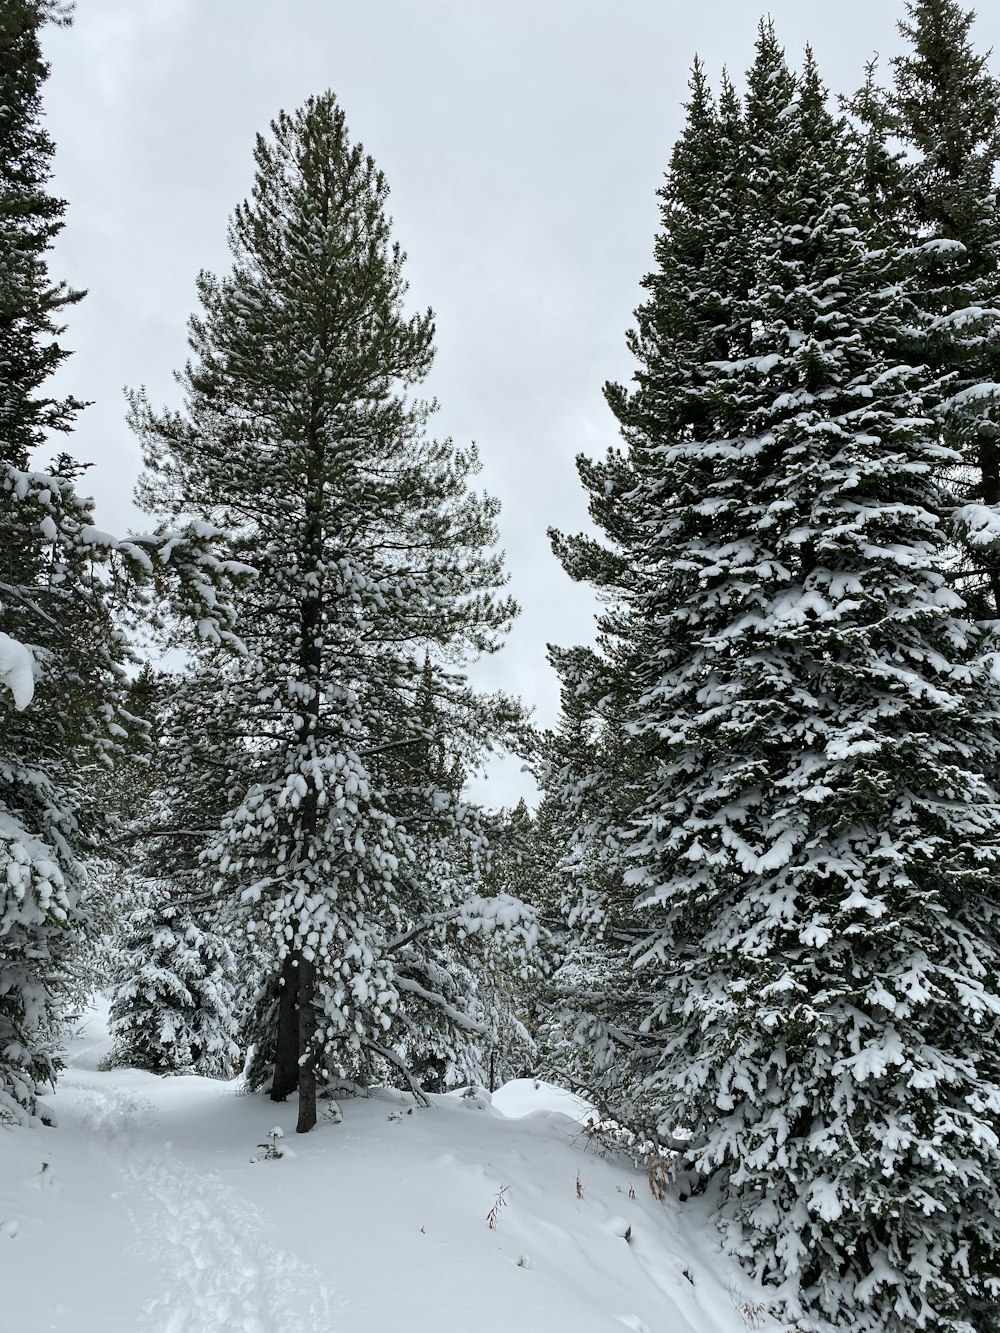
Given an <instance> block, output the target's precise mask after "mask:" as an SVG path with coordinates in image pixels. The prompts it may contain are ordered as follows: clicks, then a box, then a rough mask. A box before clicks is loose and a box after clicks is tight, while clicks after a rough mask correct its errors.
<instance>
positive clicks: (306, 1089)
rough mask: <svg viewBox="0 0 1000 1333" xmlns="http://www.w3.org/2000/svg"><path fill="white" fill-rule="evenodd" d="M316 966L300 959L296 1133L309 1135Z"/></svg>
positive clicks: (312, 1111) (313, 1112)
mask: <svg viewBox="0 0 1000 1333" xmlns="http://www.w3.org/2000/svg"><path fill="white" fill-rule="evenodd" d="M315 981H316V967H315V964H313V963H310V962H307V961H306V959H304V958H302V959H300V960H299V995H298V1000H299V1051H300V1052H301V1054H300V1055H299V1119H298V1123H297V1124H296V1126H295V1132H296V1134H308V1133H309V1131H310V1130H311V1129H312V1127H313V1125H315V1123H316V1053H315V1051H314V1049H313V1046H314V1044H315V1043H314V1038H315V1035H316V1010H315V1009H314V1007H313V991H314V989H315Z"/></svg>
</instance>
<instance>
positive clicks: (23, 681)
mask: <svg viewBox="0 0 1000 1333" xmlns="http://www.w3.org/2000/svg"><path fill="white" fill-rule="evenodd" d="M0 685H3V686H4V687H5V688H6V689H8V690H10V692H11V694H12V695H13V696H14V707H15V708H16V709H17V710H18V712H20V711H21V710H22V709H24V708H27V706H28V704H30V703H31V700H32V698H33V697H34V694H35V659H34V658H33V657H32V655H31V650H30V649H29V648H26V647H25V646H24V644H23V643H18V641H17V639H12V638H11V637H10V635H9V634H4V633H2V632H0Z"/></svg>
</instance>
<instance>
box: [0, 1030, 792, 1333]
mask: <svg viewBox="0 0 1000 1333" xmlns="http://www.w3.org/2000/svg"><path fill="white" fill-rule="evenodd" d="M106 1046H107V1042H106V1034H105V1032H104V1030H103V1026H102V1022H101V1019H100V1017H98V1016H96V1015H95V1016H93V1017H92V1018H91V1019H90V1020H89V1021H88V1023H87V1024H86V1025H85V1027H84V1029H83V1031H82V1032H81V1034H80V1036H79V1037H78V1039H77V1040H76V1042H75V1043H74V1044H73V1047H72V1049H71V1051H70V1057H69V1058H70V1061H71V1065H70V1068H69V1069H68V1071H67V1073H66V1075H65V1076H64V1079H63V1081H62V1083H61V1085H60V1088H59V1091H58V1093H57V1094H56V1096H55V1097H54V1098H52V1099H51V1101H50V1104H51V1105H52V1107H53V1109H54V1110H55V1111H56V1113H57V1115H58V1117H59V1128H58V1129H46V1128H38V1129H35V1130H6V1131H0V1280H2V1291H3V1298H2V1307H3V1308H2V1315H0V1327H2V1329H3V1330H4V1333H43V1330H44V1331H47V1330H51V1329H54V1330H62V1331H63V1333H137V1331H139V1330H149V1331H150V1333H221V1331H222V1330H226V1333H228V1331H229V1330H233V1331H234V1333H235V1331H240V1333H382V1331H383V1330H385V1331H386V1333H390V1331H391V1333H470V1331H472V1330H474V1331H475V1333H507V1331H508V1330H512V1331H513V1330H516V1331H517V1333H560V1331H561V1330H566V1333H615V1330H617V1331H618V1333H621V1330H622V1329H623V1328H625V1329H631V1330H633V1331H635V1333H642V1330H646V1333H740V1330H743V1329H745V1328H747V1327H748V1326H750V1325H749V1324H748V1321H747V1319H746V1318H744V1317H743V1316H741V1315H740V1313H739V1312H738V1311H737V1310H736V1309H735V1307H734V1301H733V1296H732V1295H731V1290H730V1288H731V1289H732V1292H733V1293H735V1292H736V1291H737V1290H738V1289H739V1291H740V1293H741V1295H740V1299H746V1298H748V1297H749V1296H750V1295H751V1293H750V1292H749V1288H748V1284H747V1283H746V1280H745V1279H744V1278H743V1277H742V1276H741V1275H739V1274H737V1273H736V1271H735V1270H733V1269H732V1268H730V1267H728V1266H727V1265H726V1264H725V1263H724V1262H723V1261H722V1260H721V1259H720V1258H719V1256H718V1254H717V1251H716V1248H715V1241H714V1238H713V1237H712V1235H711V1234H710V1233H709V1232H708V1230H707V1229H706V1228H705V1227H704V1225H703V1224H702V1223H701V1221H700V1220H699V1219H698V1217H697V1215H696V1213H695V1211H694V1210H693V1209H692V1208H691V1206H690V1205H689V1206H688V1208H686V1209H685V1210H684V1212H683V1214H681V1215H680V1216H678V1214H677V1213H676V1212H674V1211H671V1210H670V1209H669V1208H667V1207H666V1206H664V1205H663V1204H658V1203H657V1202H656V1201H655V1200H654V1199H653V1198H652V1197H651V1196H650V1194H649V1191H648V1188H647V1186H646V1181H645V1177H644V1175H643V1174H642V1173H641V1172H636V1171H633V1170H631V1169H630V1168H626V1167H623V1166H621V1165H618V1164H612V1163H609V1162H607V1161H603V1160H601V1159H600V1158H599V1157H598V1156H597V1155H596V1153H595V1151H594V1148H593V1145H591V1144H589V1142H588V1140H587V1139H586V1136H585V1135H583V1134H582V1132H581V1131H582V1127H581V1125H580V1123H579V1121H578V1120H576V1119H573V1118H571V1117H572V1116H580V1115H582V1114H584V1113H585V1111H586V1108H585V1106H584V1105H583V1103H581V1102H580V1101H579V1099H576V1098H573V1097H572V1096H571V1095H570V1094H568V1093H565V1092H563V1091H561V1090H560V1089H554V1088H550V1087H547V1086H546V1085H544V1084H542V1085H540V1086H536V1085H535V1084H534V1083H532V1082H531V1081H529V1080H520V1081H519V1082H517V1083H514V1084H509V1085H508V1086H507V1087H506V1088H504V1089H501V1090H500V1091H499V1092H498V1093H497V1094H496V1095H495V1098H494V1099H493V1102H492V1104H491V1103H490V1100H489V1098H488V1097H487V1096H485V1095H483V1096H479V1097H476V1098H475V1099H469V1098H462V1097H460V1096H457V1095H452V1096H448V1097H440V1098H435V1099H433V1103H434V1104H433V1105H432V1107H431V1108H430V1109H422V1108H416V1109H414V1108H413V1103H412V1099H411V1098H410V1097H409V1096H408V1095H403V1094H397V1093H382V1094H378V1095H374V1096H372V1097H370V1098H367V1099H355V1100H351V1101H345V1102H344V1103H343V1106H342V1109H343V1121H342V1122H341V1123H332V1122H328V1123H321V1124H320V1125H319V1126H318V1127H317V1128H316V1130H315V1131H314V1132H313V1133H312V1134H310V1135H308V1136H302V1137H296V1135H295V1134H294V1133H293V1127H294V1120H295V1108H294V1106H292V1105H291V1104H289V1105H287V1106H277V1105H275V1104H273V1103H271V1102H270V1101H268V1100H267V1099H266V1098H262V1097H241V1096H238V1095H237V1094H236V1092H235V1086H234V1085H230V1084H223V1083H218V1082H213V1081H211V1080H208V1079H202V1078H193V1077H192V1078H173V1079H159V1078H156V1077H154V1076H152V1075H149V1074H143V1073H140V1072H138V1071H113V1072H109V1073H105V1072H100V1071H99V1070H98V1068H97V1066H98V1063H99V1060H100V1057H101V1055H102V1054H103V1053H104V1051H105V1050H106ZM553 1106H555V1107H558V1108H560V1109H559V1110H551V1109H549V1108H551V1107H553ZM563 1111H569V1112H570V1114H569V1115H567V1114H563V1113H562V1112H563ZM272 1126H281V1127H283V1129H284V1131H285V1134H286V1137H285V1139H284V1140H283V1142H282V1143H281V1144H280V1146H281V1148H282V1149H283V1150H284V1153H285V1155H284V1156H283V1157H282V1158H281V1159H280V1160H273V1161H265V1160H256V1161H254V1160H251V1159H253V1158H259V1157H260V1156H261V1154H260V1151H259V1149H258V1147H257V1145H258V1144H259V1143H261V1142H263V1140H264V1138H265V1135H266V1132H267V1131H268V1130H269V1129H270V1128H271V1127H272ZM578 1176H579V1181H580V1191H581V1193H582V1197H580V1196H579V1195H578V1190H577V1177H578ZM502 1186H507V1190H506V1192H505V1204H504V1206H502V1207H501V1208H500V1209H499V1211H498V1213H497V1219H496V1227H495V1229H492V1230H491V1229H490V1227H489V1226H488V1225H487V1214H488V1212H489V1211H490V1209H491V1208H492V1207H493V1205H494V1203H495V1201H496V1199H497V1195H498V1193H499V1192H500V1190H501V1187H502ZM630 1189H631V1190H634V1193H635V1198H631V1197H630V1195H629V1191H630ZM628 1226H631V1228H632V1230H631V1235H630V1238H629V1239H628V1240H625V1239H624V1238H623V1234H622V1233H623V1232H624V1231H625V1229H626V1227H628ZM755 1326H766V1327H774V1325H773V1324H771V1323H770V1322H768V1323H767V1324H766V1325H755Z"/></svg>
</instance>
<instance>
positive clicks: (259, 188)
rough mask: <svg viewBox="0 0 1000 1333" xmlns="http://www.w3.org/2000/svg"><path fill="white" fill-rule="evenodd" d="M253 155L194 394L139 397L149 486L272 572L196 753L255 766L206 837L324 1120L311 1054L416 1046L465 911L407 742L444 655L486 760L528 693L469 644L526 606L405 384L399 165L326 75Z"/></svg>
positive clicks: (408, 354)
mask: <svg viewBox="0 0 1000 1333" xmlns="http://www.w3.org/2000/svg"><path fill="white" fill-rule="evenodd" d="M255 157H256V167H257V169H256V177H255V182H254V187H253V193H252V196H251V198H250V199H249V200H247V201H246V202H245V203H243V204H242V205H241V206H240V207H239V208H238V209H237V211H236V213H235V215H234V217H233V219H232V223H231V227H230V246H231V249H232V252H233V269H232V271H231V273H229V274H228V275H226V276H225V277H222V278H215V277H213V276H211V275H208V274H202V276H201V277H200V279H199V283H198V290H199V296H200V299H201V304H202V313H201V314H200V315H198V316H197V317H195V318H194V319H193V320H192V322H191V334H190V344H191V352H192V356H191V360H190V361H189V363H188V365H187V366H186V368H185V370H184V372H183V373H182V374H181V376H180V380H181V383H182V384H183V387H184V390H185V399H186V401H185V407H184V410H183V411H182V412H179V413H170V412H167V413H156V412H154V411H153V410H152V409H151V408H150V406H149V404H148V403H147V401H146V400H145V398H144V397H143V396H142V395H137V396H136V398H135V401H134V415H133V420H134V423H135V426H136V429H137V430H138V432H139V434H140V436H141V438H142V440H143V445H144V449H145V455H146V459H147V465H148V471H147V480H146V490H145V494H146V498H147V501H148V504H149V505H150V506H151V507H152V508H154V509H159V510H161V511H166V512H167V513H169V514H171V515H174V516H179V515H193V516H198V517H201V518H205V519H208V518H211V519H212V520H213V521H219V522H222V523H223V524H225V525H227V526H228V527H229V528H230V529H231V530H232V531H233V532H234V533H235V534H236V536H235V544H234V545H235V550H236V552H237V553H239V554H241V555H243V556H244V557H245V558H246V560H247V561H248V563H252V564H253V565H254V566H255V567H256V569H257V570H258V577H257V579H256V580H255V581H254V583H253V585H252V587H251V589H250V591H249V592H248V593H247V595H246V597H245V598H244V600H243V604H242V625H243V636H244V639H245V641H246V644H247V648H248V652H247V655H246V657H245V658H243V659H242V660H241V661H240V662H238V663H233V664H231V665H230V666H229V667H228V668H227V670H226V671H225V672H224V673H222V674H221V675H220V676H218V678H217V700H216V708H217V713H218V717H219V718H220V726H219V727H218V728H215V730H218V729H221V730H223V731H224V732H225V733H226V734H225V735H224V736H220V737H219V738H218V745H217V748H216V750H215V751H214V753H212V754H211V756H207V755H206V756H204V757H205V758H210V759H211V762H212V763H213V764H214V765H215V766H216V767H218V766H219V765H221V766H222V767H223V768H224V770H225V773H226V779H225V780H226V781H227V782H229V783H230V784H231V783H242V790H241V792H240V795H239V797H238V798H234V799H233V801H232V803H231V805H230V807H229V809H228V812H227V813H226V814H225V816H224V817H223V819H222V821H221V826H220V827H218V828H217V831H216V833H215V835H213V836H211V837H209V838H208V839H207V843H206V850H205V861H204V865H205V889H206V890H207V891H215V890H218V891H219V892H224V893H225V892H228V893H229V894H230V895H231V898H232V900H233V901H234V902H235V904H236V907H235V909H234V918H235V919H237V920H238V921H239V922H240V923H241V924H242V926H243V927H244V928H245V929H246V930H248V931H249V932H250V933H251V935H252V937H253V938H254V939H255V940H256V941H258V942H259V944H260V946H261V947H262V949H263V951H264V953H265V954H266V955H267V956H268V957H269V958H270V960H271V961H270V965H271V968H272V974H271V978H270V984H269V985H267V986H265V987H264V989H263V992H262V994H263V995H265V996H266V995H270V996H271V997H272V1002H273V1003H274V1004H276V1007H277V1014H276V1019H277V1029H276V1032H275V1033H274V1039H273V1054H274V1071H273V1077H272V1082H271V1095H272V1096H273V1097H275V1098H277V1099H281V1098H284V1097H286V1096H287V1095H288V1094H289V1093H290V1092H291V1091H293V1090H294V1089H295V1088H296V1087H297V1088H298V1091H299V1105H300V1116H299V1129H300V1130H302V1131H305V1130H308V1129H309V1128H310V1127H311V1125H312V1124H313V1123H314V1121H315V1116H316V1109H315V1099H316V1084H317V1074H318V1072H321V1071H324V1070H327V1071H331V1072H336V1071H337V1070H338V1069H340V1068H342V1067H345V1066H350V1065H351V1064H352V1063H353V1062H356V1061H357V1060H359V1059H361V1060H363V1059H364V1058H366V1057H367V1056H368V1055H372V1056H377V1057H378V1058H380V1059H387V1060H389V1061H390V1062H391V1061H392V1060H395V1062H396V1064H405V1061H404V1060H403V1059H402V1057H400V1056H399V1055H398V1053H396V1052H394V1051H393V1050H392V1034H393V1033H394V1032H396V1031H398V1030H399V1029H400V1027H401V1026H402V1027H403V1028H405V1026H406V1025H405V1021H404V1020H405V1016H406V1014H407V1012H408V1005H410V1006H411V1007H410V1012H412V1005H411V1002H410V1000H409V999H408V994H409V995H413V994H414V993H415V992H414V990H413V987H412V986H410V987H409V990H408V992H407V988H406V987H403V986H402V985H401V984H400V979H399V975H400V974H399V970H398V967H399V962H398V960H399V959H400V957H401V953H402V951H403V950H409V951H410V953H411V954H412V951H413V950H414V949H417V950H419V948H420V947H422V946H427V947H430V943H431V941H432V940H433V939H434V936H435V929H436V928H437V927H439V926H442V925H443V924H444V923H446V922H449V921H452V922H457V921H459V920H461V919H462V917H463V909H462V905H461V904H457V903H453V902H451V901H450V900H448V901H444V900H443V899H441V898H440V895H438V896H437V897H436V896H435V889H434V886H433V885H432V884H429V883H425V884H424V886H423V889H420V888H419V886H418V884H417V881H416V879H415V877H414V875H413V873H412V867H413V864H414V858H415V856H416V855H417V852H416V849H415V842H414V839H415V836H416V830H418V829H419V828H421V827H424V826H426V822H427V821H428V820H435V821H438V822H439V823H442V822H444V823H449V824H450V825H451V826H452V827H453V828H454V829H455V830H456V831H457V830H459V829H460V828H461V826H462V825H463V823H464V821H465V819H466V817H467V813H468V812H467V811H466V810H465V809H464V807H463V806H462V805H461V802H457V801H455V800H454V798H453V797H452V796H451V795H450V794H449V792H448V791H447V790H442V789H441V788H440V787H437V786H436V785H435V783H434V782H432V781H430V782H429V781H428V780H427V777H426V775H423V776H421V775H420V774H417V775H415V776H414V775H412V774H410V773H409V772H408V771H407V767H406V764H405V762H404V761H405V758H406V753H407V751H408V749H409V748H410V747H411V746H413V747H414V748H415V749H417V750H419V748H420V747H421V746H426V743H427V737H426V736H424V735H422V733H421V730H420V711H421V710H420V704H421V697H422V693H421V692H422V689H423V688H424V685H425V681H426V671H427V668H426V667H425V663H426V662H428V661H429V662H430V663H431V666H432V669H433V674H434V680H435V715H436V717H437V719H438V724H439V726H440V728H441V730H442V731H443V732H444V733H445V734H446V735H447V736H448V739H449V747H450V752H451V755H452V757H453V759H454V761H455V762H456V763H457V764H458V765H459V766H460V767H463V768H465V767H469V766H470V765H471V764H473V763H474V762H476V759H477V757H478V755H479V754H480V753H481V751H482V749H483V747H484V746H488V745H491V744H493V743H495V742H496V741H497V740H498V739H503V738H504V736H505V735H507V734H508V733H509V732H510V731H511V728H512V726H513V725H514V723H515V721H516V709H514V708H513V706H512V705H511V704H510V703H509V702H508V701H506V700H504V699H500V698H496V699H485V698H482V697H480V696H477V695H476V694H475V693H474V692H473V691H472V690H471V689H470V688H469V687H468V685H467V684H466V682H465V680H464V678H463V677H462V676H461V674H460V672H459V671H457V670H456V669H455V668H456V665H459V664H460V663H461V662H462V661H463V660H466V659H468V657H469V655H470V654H475V653H478V652H484V651H485V652H489V651H492V650H493V649H494V648H496V647H497V646H498V644H499V642H500V636H501V635H502V633H503V630H504V627H505V626H506V624H507V623H508V621H509V619H510V617H511V615H512V614H513V611H514V607H513V604H512V603H511V602H510V601H509V600H506V599H503V598H501V597H499V596H498V595H497V589H498V588H499V587H500V585H502V583H503V582H504V575H503V572H502V566H501V561H500V558H499V557H498V556H497V555H496V554H495V552H494V551H493V550H492V549H491V546H492V543H493V542H494V540H495V526H494V518H495V514H496V504H495V502H493V501H492V500H490V499H488V498H486V497H482V496H479V495H476V494H475V493H474V492H473V491H472V490H471V489H470V482H471V479H472V477H473V476H474V475H475V473H476V472H477V470H478V466H479V464H478V460H477V458H476V455H475V451H474V450H461V449H457V448H455V447H454V446H453V445H452V443H451V442H450V441H444V442H439V441H435V440H433V439H431V438H430V437H429V436H428V434H427V431H426V422H427V417H428V411H429V409H428V407H427V405H425V404H423V403H421V402H420V401H419V400H417V399H416V398H415V397H414V396H413V390H414V387H415V386H416V385H418V384H419V383H420V381H421V380H422V379H423V378H424V376H425V375H426V373H427V370H428V368H429V366H430V363H431V357H432V345H431V343H432V333H433V324H432V319H431V315H430V313H429V312H427V313H425V314H421V315H415V316H412V317H411V316H407V315H406V314H405V313H404V310H403V298H404V295H405V283H404V280H403V275H402V266H403V258H404V257H403V254H402V252H401V251H400V250H399V248H398V246H395V245H393V244H392V243H391V241H390V237H389V221H388V219H387V217H386V214H385V200H386V193H387V188H386V184H385V181H384V179H383V177H382V175H381V174H380V173H379V171H378V170H377V168H376V167H375V164H374V163H373V162H372V160H371V158H370V157H367V156H366V155H365V153H364V150H363V149H362V148H361V147H360V146H359V145H355V144H352V143H351V142H350V139H349V136H348V132H347V128H346V125H345V119H344V113H343V111H342V110H341V108H340V107H339V106H338V104H337V102H336V99H335V98H334V97H333V95H332V94H325V95H323V96H321V97H316V98H312V99H310V101H308V102H307V103H306V105H305V106H304V107H303V108H302V109H301V110H300V111H298V112H296V113H295V114H293V115H289V114H285V113H282V114H281V115H280V116H279V117H278V119H277V120H276V121H275V122H274V123H273V125H272V127H271V134H270V135H269V136H268V137H263V136H260V137H258V140H257V145H256V150H255ZM195 763H196V760H195V758H192V761H191V766H190V769H188V770H185V771H193V766H194V764H195ZM445 897H447V895H445ZM409 965H410V967H411V968H412V966H413V959H412V957H410V959H409ZM424 990H425V991H427V993H428V995H430V1000H428V998H427V995H424V996H420V997H419V998H420V999H421V1001H422V1002H428V1003H430V1002H433V1003H435V1004H436V1005H437V1008H438V1010H439V1012H440V1013H442V1014H447V1013H449V1012H453V1011H454V1006H452V1005H451V1004H449V1003H448V1002H447V1000H446V999H445V997H443V996H441V995H440V993H437V994H436V995H435V994H433V993H432V991H431V988H430V987H424Z"/></svg>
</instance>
